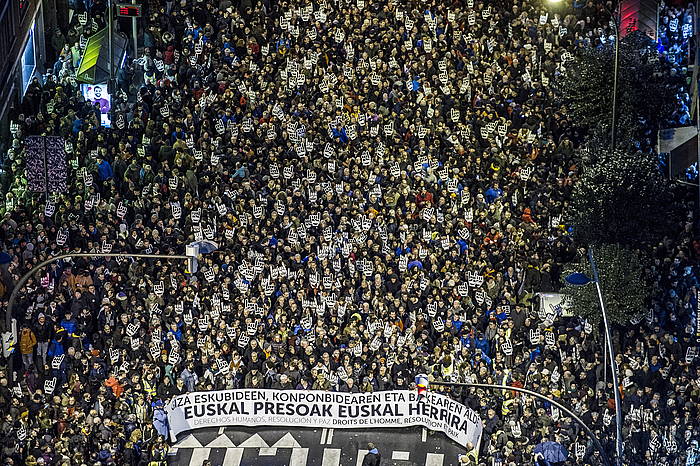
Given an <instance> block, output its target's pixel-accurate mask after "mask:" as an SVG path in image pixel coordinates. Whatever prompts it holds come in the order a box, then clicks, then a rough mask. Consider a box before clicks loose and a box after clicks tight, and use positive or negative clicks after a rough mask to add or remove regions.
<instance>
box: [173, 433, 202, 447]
mask: <svg viewBox="0 0 700 466" xmlns="http://www.w3.org/2000/svg"><path fill="white" fill-rule="evenodd" d="M175 446H177V447H179V448H202V444H201V443H199V440H197V438H196V437H195V436H194V435H192V434H190V435H188V436H187V437H185V438H184V439H182V441H181V442H180V443H178V444H176V445H175Z"/></svg>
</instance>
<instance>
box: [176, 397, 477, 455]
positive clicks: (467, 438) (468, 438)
mask: <svg viewBox="0 0 700 466" xmlns="http://www.w3.org/2000/svg"><path fill="white" fill-rule="evenodd" d="M166 412H167V414H168V423H169V424H170V437H171V439H172V440H173V441H176V440H177V435H178V434H180V433H181V432H185V431H188V430H193V429H201V428H204V427H218V426H236V425H243V426H260V425H264V426H294V427H328V428H335V429H354V428H363V429H366V428H386V427H405V426H424V427H428V428H429V429H431V430H435V431H440V432H444V433H445V435H447V436H448V437H449V438H451V439H452V440H454V441H455V442H457V443H459V444H460V445H462V446H466V445H467V443H469V442H471V443H472V444H474V445H476V446H477V448H478V445H479V442H480V440H481V431H482V429H483V427H482V423H481V419H480V418H479V415H478V414H477V413H476V412H474V411H473V410H471V409H469V408H467V407H466V406H464V405H462V404H461V403H458V402H456V401H454V400H451V399H450V398H448V397H446V396H444V395H440V394H437V393H428V394H427V395H426V396H425V397H424V399H422V400H421V401H418V393H417V392H415V391H407V390H395V391H387V392H376V393H336V392H324V391H302V390H290V391H286V390H264V389H260V390H256V389H240V390H219V391H212V392H193V393H186V394H183V395H179V396H176V397H174V398H173V399H172V400H171V401H170V403H168V405H167V407H166Z"/></svg>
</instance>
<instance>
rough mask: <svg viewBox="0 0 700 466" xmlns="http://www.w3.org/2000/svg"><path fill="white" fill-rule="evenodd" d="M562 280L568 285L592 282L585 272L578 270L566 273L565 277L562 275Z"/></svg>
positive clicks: (581, 284)
mask: <svg viewBox="0 0 700 466" xmlns="http://www.w3.org/2000/svg"><path fill="white" fill-rule="evenodd" d="M564 280H565V281H566V283H568V284H569V285H574V286H583V285H588V284H589V283H591V282H593V280H592V279H591V278H590V277H588V276H587V275H586V274H584V273H578V272H576V273H572V274H569V275H567V276H566V277H564Z"/></svg>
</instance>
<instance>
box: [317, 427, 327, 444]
mask: <svg viewBox="0 0 700 466" xmlns="http://www.w3.org/2000/svg"><path fill="white" fill-rule="evenodd" d="M327 433H328V429H323V431H321V441H320V442H319V444H320V445H325V443H326V434H327Z"/></svg>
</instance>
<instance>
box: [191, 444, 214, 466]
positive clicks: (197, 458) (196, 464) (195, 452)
mask: <svg viewBox="0 0 700 466" xmlns="http://www.w3.org/2000/svg"><path fill="white" fill-rule="evenodd" d="M210 451H211V448H193V449H192V456H191V457H190V466H202V463H204V461H206V460H208V459H209V452H210Z"/></svg>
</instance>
